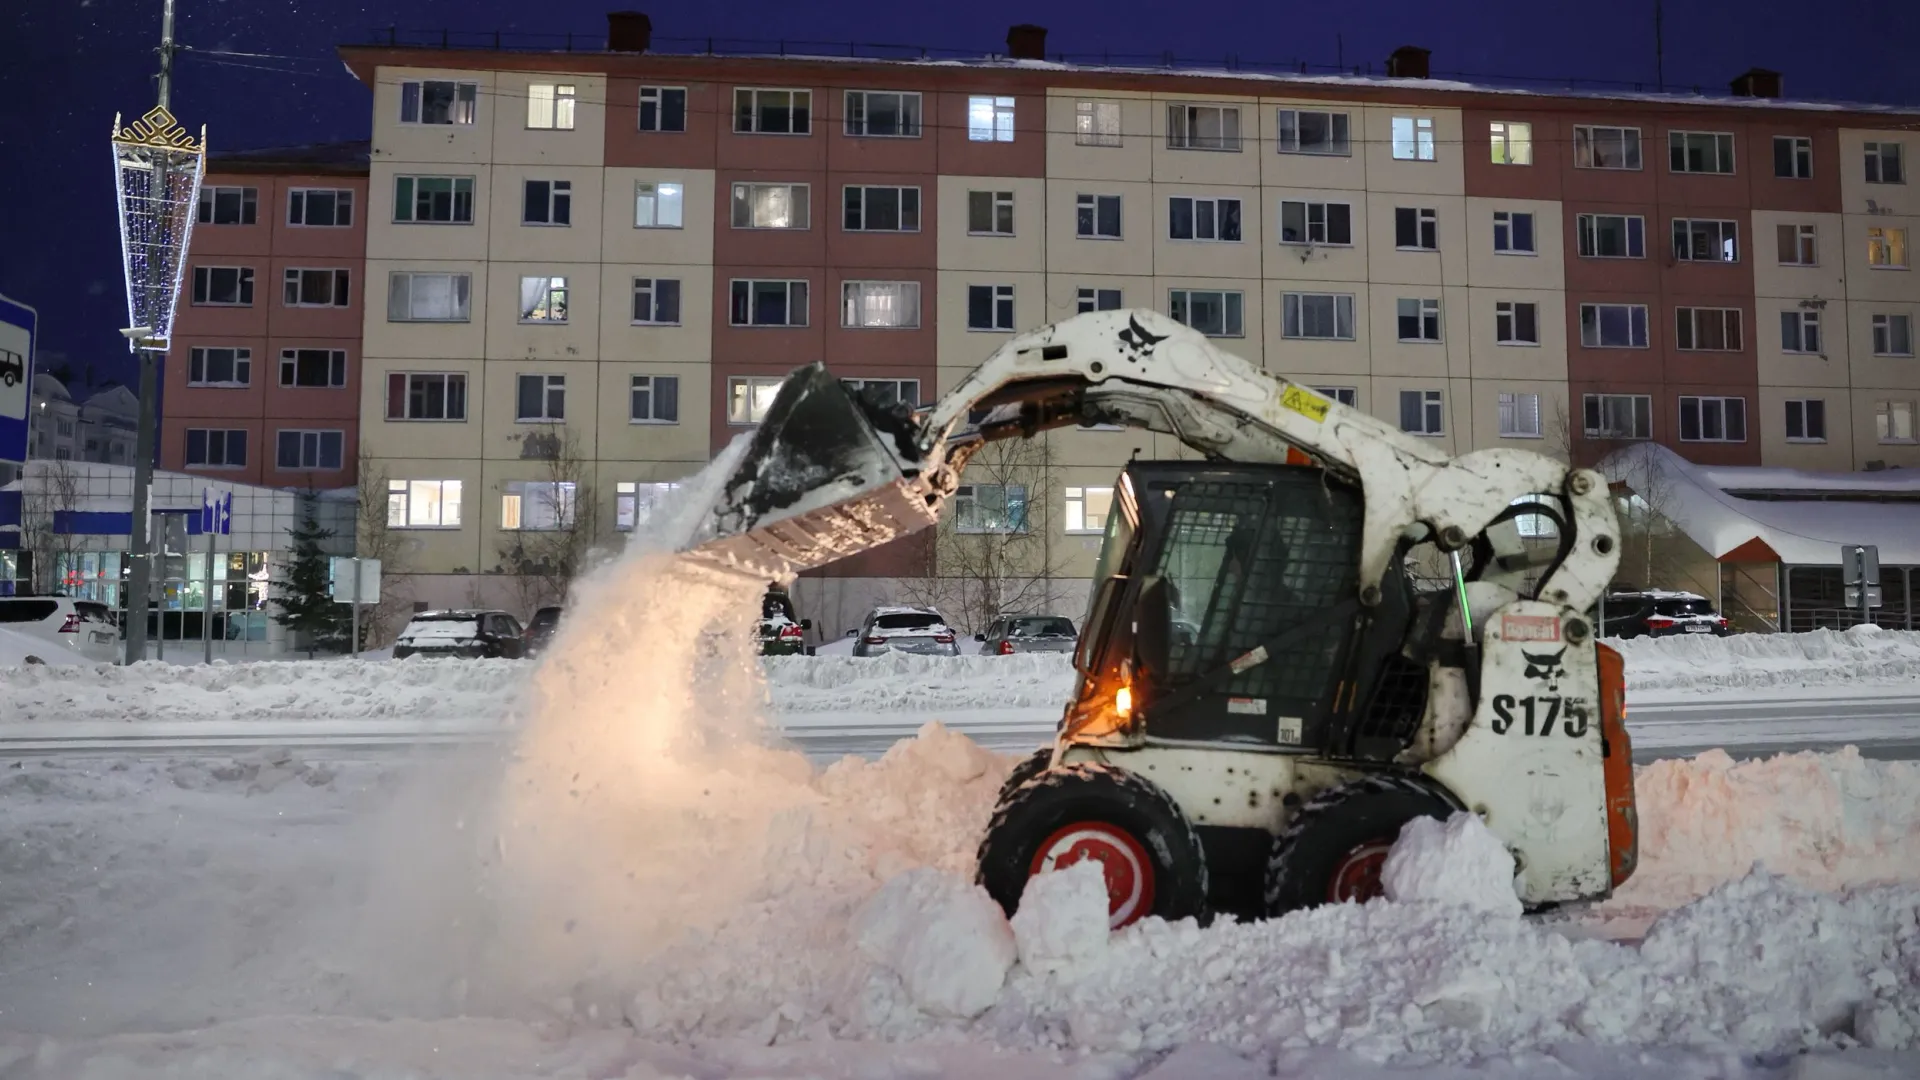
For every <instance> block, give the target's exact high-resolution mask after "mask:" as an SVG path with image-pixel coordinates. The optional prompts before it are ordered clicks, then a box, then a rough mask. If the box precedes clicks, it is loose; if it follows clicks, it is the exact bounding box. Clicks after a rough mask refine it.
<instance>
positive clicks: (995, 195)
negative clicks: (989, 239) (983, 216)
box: [967, 189, 1015, 236]
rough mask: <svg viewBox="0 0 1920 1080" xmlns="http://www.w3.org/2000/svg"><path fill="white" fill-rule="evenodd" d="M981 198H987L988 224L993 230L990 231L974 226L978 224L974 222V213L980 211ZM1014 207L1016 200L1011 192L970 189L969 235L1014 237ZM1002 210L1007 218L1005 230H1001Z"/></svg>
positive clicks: (968, 195) (968, 201) (968, 202)
mask: <svg viewBox="0 0 1920 1080" xmlns="http://www.w3.org/2000/svg"><path fill="white" fill-rule="evenodd" d="M980 196H985V197H986V202H985V205H986V208H987V217H988V222H987V224H989V225H991V226H992V228H990V229H976V228H974V225H975V224H976V222H975V220H974V212H975V211H976V210H977V209H979V206H980V198H979V197H980ZM1013 206H1014V198H1013V192H1011V191H993V190H973V189H968V191H967V235H968V236H1012V235H1014V226H1015V222H1014V216H1013ZM1002 210H1005V211H1006V214H1005V218H1006V223H1007V227H1006V228H1005V229H1002V228H1000V221H1001V217H1002V215H1001V211H1002Z"/></svg>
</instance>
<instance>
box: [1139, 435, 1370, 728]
mask: <svg viewBox="0 0 1920 1080" xmlns="http://www.w3.org/2000/svg"><path fill="white" fill-rule="evenodd" d="M1360 519H1361V510H1360V503H1359V499H1358V498H1357V496H1354V495H1352V494H1350V493H1348V492H1346V491H1344V490H1343V489H1335V488H1330V487H1326V486H1323V485H1322V483H1321V481H1320V476H1319V474H1318V473H1317V472H1302V473H1301V474H1300V475H1299V476H1298V477H1287V478H1285V479H1281V480H1276V481H1265V480H1262V481H1241V482H1234V481H1199V482H1196V483H1193V484H1190V485H1187V486H1186V487H1184V488H1182V489H1181V491H1180V494H1179V496H1178V497H1177V498H1176V499H1175V500H1174V504H1173V512H1172V514H1171V516H1170V519H1169V528H1168V537H1167V543H1166V546H1165V547H1164V548H1163V549H1162V552H1161V559H1160V566H1159V567H1158V572H1159V574H1160V575H1161V576H1162V577H1164V578H1165V579H1166V580H1167V581H1168V582H1169V584H1170V585H1171V586H1172V590H1173V591H1172V598H1173V600H1174V605H1175V608H1176V611H1175V615H1174V623H1175V634H1174V643H1173V647H1172V649H1171V651H1170V655H1169V671H1168V676H1169V681H1170V682H1171V683H1173V684H1174V685H1176V686H1177V685H1181V684H1184V683H1187V682H1190V681H1192V680H1194V679H1196V678H1199V677H1201V676H1203V675H1206V674H1208V673H1210V672H1213V671H1217V670H1219V669H1220V668H1221V667H1223V666H1225V665H1226V664H1228V663H1229V662H1231V661H1232V660H1234V659H1235V658H1236V657H1239V656H1241V655H1243V654H1244V653H1246V652H1248V651H1249V650H1251V649H1253V648H1254V647H1255V646H1257V645H1260V644H1262V643H1264V642H1267V641H1269V640H1271V639H1273V638H1275V637H1276V636H1278V635H1280V634H1281V633H1283V632H1285V631H1288V630H1292V629H1294V628H1296V627H1304V628H1303V629H1302V630H1301V631H1300V633H1299V635H1298V636H1296V637H1295V638H1294V639H1293V640H1291V641H1290V642H1289V643H1288V644H1287V645H1286V646H1284V647H1283V648H1281V649H1279V650H1277V652H1276V653H1275V655H1274V656H1273V657H1272V658H1271V659H1269V660H1268V661H1267V662H1266V663H1263V664H1258V665H1255V666H1253V667H1251V668H1249V669H1247V670H1246V671H1244V672H1242V673H1240V674H1239V675H1236V676H1233V677H1232V678H1231V679H1230V680H1228V682H1227V683H1226V684H1225V685H1224V686H1223V687H1222V688H1221V690H1222V692H1224V693H1226V694H1230V695H1233V696H1245V697H1263V698H1278V699H1283V700H1285V699H1293V700H1313V699H1317V698H1318V697H1319V696H1320V695H1321V694H1322V693H1323V691H1324V690H1325V687H1326V685H1327V679H1328V675H1329V672H1330V670H1331V668H1332V666H1333V663H1334V660H1335V658H1336V657H1337V655H1338V652H1339V649H1340V647H1341V644H1342V643H1343V642H1344V641H1345V640H1346V638H1347V636H1348V634H1349V631H1350V630H1351V622H1350V620H1347V619H1327V618H1325V612H1326V610H1327V609H1328V608H1330V607H1332V606H1333V605H1335V604H1338V603H1340V602H1341V601H1343V600H1346V599H1348V598H1350V597H1352V596H1353V595H1354V591H1355V578H1356V576H1357V566H1356V559H1357V553H1358V550H1359V538H1360ZM1315 620H1320V622H1321V623H1322V625H1318V626H1312V625H1306V624H1311V623H1313V622H1314V621H1315Z"/></svg>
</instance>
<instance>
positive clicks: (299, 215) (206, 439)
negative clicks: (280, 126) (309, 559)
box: [159, 142, 385, 489]
mask: <svg viewBox="0 0 1920 1080" xmlns="http://www.w3.org/2000/svg"><path fill="white" fill-rule="evenodd" d="M370 212H371V210H370V207H369V203H368V189H367V144H366V143H365V142H353V143H330V144H321V145H312V146H295V147H280V148H275V149H269V150H250V151H241V152H234V153H225V154H214V155H211V157H210V158H209V160H208V162H207V174H206V177H205V179H204V181H203V182H202V185H201V189H200V206H199V211H198V213H199V218H198V221H197V222H196V224H195V225H194V230H193V246H192V250H190V251H189V252H188V254H187V267H186V271H185V273H184V274H183V277H182V280H181V283H180V299H179V305H178V315H177V317H176V319H175V322H174V331H173V342H172V348H171V350H170V351H169V352H168V355H167V360H166V364H165V367H164V369H163V370H164V379H163V382H162V386H161V398H160V402H161V405H160V415H161V424H160V447H159V451H160V459H159V464H160V466H161V467H162V468H165V469H171V470H176V471H183V472H189V473H195V474H199V475H203V476H206V477H209V478H217V479H221V480H226V481H231V482H234V483H245V484H256V485H261V486H265V487H297V488H313V489H329V488H342V487H351V486H353V484H354V483H355V479H356V475H355V464H356V461H357V459H358V454H359V429H360V364H361V355H360V353H361V350H360V328H361V324H362V322H363V320H364V315H363V312H364V311H365V310H366V309H367V308H369V307H373V308H378V307H379V305H378V303H377V302H376V303H375V304H373V305H368V304H366V302H365V298H364V295H363V293H364V290H365V287H366V284H367V280H368V279H367V278H366V277H365V255H366V235H367V215H368V214H369V213H370ZM381 287H382V288H384V287H385V282H384V280H383V281H382V282H381Z"/></svg>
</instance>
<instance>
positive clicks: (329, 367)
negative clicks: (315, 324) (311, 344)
mask: <svg viewBox="0 0 1920 1080" xmlns="http://www.w3.org/2000/svg"><path fill="white" fill-rule="evenodd" d="M280 385H281V386H311V387H341V386H345V385H347V351H346V350H345V349H281V350H280Z"/></svg>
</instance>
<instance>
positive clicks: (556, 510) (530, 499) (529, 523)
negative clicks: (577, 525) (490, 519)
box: [500, 480, 578, 532]
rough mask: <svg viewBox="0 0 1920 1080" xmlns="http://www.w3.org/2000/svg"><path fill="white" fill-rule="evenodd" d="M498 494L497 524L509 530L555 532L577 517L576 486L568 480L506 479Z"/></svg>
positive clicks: (567, 527)
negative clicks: (498, 510)
mask: <svg viewBox="0 0 1920 1080" xmlns="http://www.w3.org/2000/svg"><path fill="white" fill-rule="evenodd" d="M504 488H505V491H504V492H503V493H502V494H501V496H500V527H501V528H502V529H505V530H508V531H526V532H554V531H558V530H561V529H571V528H573V526H574V522H575V520H576V511H577V509H578V500H577V499H576V494H577V489H576V487H575V485H574V484H573V483H572V482H571V481H567V480H509V481H507V482H506V484H505V485H504Z"/></svg>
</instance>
